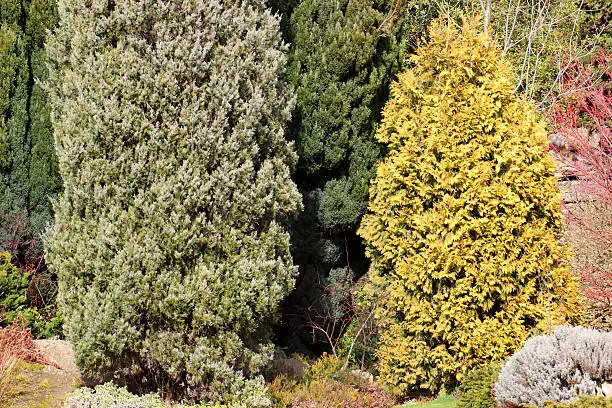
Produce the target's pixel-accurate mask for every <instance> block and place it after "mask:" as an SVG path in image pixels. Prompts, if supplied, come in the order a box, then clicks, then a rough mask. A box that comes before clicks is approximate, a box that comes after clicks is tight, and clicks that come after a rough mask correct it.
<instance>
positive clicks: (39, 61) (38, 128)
mask: <svg viewBox="0 0 612 408" xmlns="http://www.w3.org/2000/svg"><path fill="white" fill-rule="evenodd" d="M56 23H57V10H56V5H55V1H54V0H1V1H0V156H1V157H2V159H1V160H0V248H1V250H11V251H12V254H13V255H14V256H15V257H16V261H17V263H18V264H33V263H34V260H35V259H36V258H37V257H38V256H40V255H41V253H42V245H41V242H42V241H41V238H40V235H41V233H42V231H43V229H44V228H45V226H46V225H47V224H48V223H49V222H51V220H52V211H51V204H50V201H49V200H50V198H51V197H54V196H55V195H56V194H57V192H58V191H59V189H60V179H59V175H58V172H57V159H56V158H55V153H54V147H53V136H52V135H53V131H52V126H51V120H50V108H49V103H48V101H47V96H46V94H45V92H44V91H43V89H42V88H41V86H40V82H39V81H45V80H46V78H47V68H46V57H45V51H44V48H43V45H44V42H45V38H46V30H48V29H51V28H53V27H54V26H55V24H56ZM18 221H19V222H21V221H23V222H25V223H26V224H27V225H28V228H27V229H25V230H23V231H21V232H20V233H22V234H23V236H22V237H15V236H14V233H15V231H16V230H17V228H16V225H15V224H16V222H18ZM16 240H20V241H21V242H28V243H30V244H28V245H25V246H23V247H10V243H14V242H15V241H16Z"/></svg>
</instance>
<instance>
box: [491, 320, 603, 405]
mask: <svg viewBox="0 0 612 408" xmlns="http://www.w3.org/2000/svg"><path fill="white" fill-rule="evenodd" d="M611 379H612V333H607V332H600V331H597V330H593V329H587V328H584V327H571V326H559V327H557V328H556V329H555V331H554V332H553V333H552V334H551V335H549V336H544V335H542V336H536V337H533V338H532V339H530V340H528V341H527V342H526V343H525V346H524V347H523V348H522V349H521V350H519V351H517V352H516V353H515V354H514V355H513V356H512V357H510V359H509V360H508V362H507V363H506V364H505V365H504V367H503V368H502V370H501V372H500V374H499V378H498V381H497V383H496V384H495V400H496V401H497V403H498V405H499V406H500V407H514V406H519V405H521V404H531V405H535V406H538V407H542V406H544V403H545V401H555V402H569V401H573V400H575V399H576V396H578V395H598V394H601V384H602V383H603V382H605V381H610V380H611Z"/></svg>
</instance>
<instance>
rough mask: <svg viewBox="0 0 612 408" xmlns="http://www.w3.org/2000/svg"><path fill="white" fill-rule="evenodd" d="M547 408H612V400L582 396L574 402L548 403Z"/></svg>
mask: <svg viewBox="0 0 612 408" xmlns="http://www.w3.org/2000/svg"><path fill="white" fill-rule="evenodd" d="M545 407H546V408H612V398H610V397H608V398H606V397H601V396H599V397H591V396H582V397H579V398H578V399H577V400H576V401H572V402H547V403H546V405H545Z"/></svg>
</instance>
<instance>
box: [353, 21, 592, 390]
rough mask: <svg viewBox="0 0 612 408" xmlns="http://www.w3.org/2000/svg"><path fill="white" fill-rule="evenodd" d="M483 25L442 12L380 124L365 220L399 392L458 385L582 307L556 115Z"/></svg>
mask: <svg viewBox="0 0 612 408" xmlns="http://www.w3.org/2000/svg"><path fill="white" fill-rule="evenodd" d="M476 27H477V19H475V20H474V21H471V20H470V21H468V22H466V23H465V24H464V26H463V29H462V30H459V29H457V28H454V26H453V23H452V22H448V23H447V22H446V21H445V20H437V21H436V22H435V23H433V24H432V26H431V27H430V30H429V35H430V40H429V42H428V44H427V45H424V46H422V47H420V48H419V49H418V52H417V55H416V56H414V57H413V58H412V59H411V62H412V63H413V64H414V67H413V68H412V69H408V70H406V71H405V72H403V73H401V74H400V75H398V81H397V82H396V83H394V85H393V88H392V94H393V97H392V99H391V100H390V101H389V102H388V103H387V105H386V106H385V109H384V111H383V121H382V124H381V126H380V128H379V130H378V133H377V137H378V139H379V140H380V141H381V142H382V143H386V144H387V145H388V148H389V154H388V157H387V158H385V159H384V160H383V161H382V162H381V163H380V164H379V165H378V167H377V173H376V178H375V179H374V181H373V184H372V190H371V201H370V205H369V211H370V212H369V214H367V215H366V216H364V218H363V221H362V224H361V228H360V231H359V233H360V235H361V236H362V237H363V238H364V239H365V241H366V243H367V251H368V255H369V256H370V257H371V258H372V260H373V263H374V275H375V276H374V277H373V281H374V282H376V283H377V284H379V285H380V286H381V287H382V288H384V289H385V291H386V294H385V295H383V299H384V300H383V301H382V302H381V306H382V307H380V308H379V311H378V314H379V319H380V320H379V323H380V324H381V326H382V333H381V337H380V342H379V352H378V354H379V358H380V375H381V379H382V380H384V381H385V382H386V383H387V384H389V385H390V386H391V387H392V388H393V389H394V390H395V392H397V393H398V394H406V393H408V392H418V391H421V392H423V391H429V392H434V391H437V390H439V389H441V388H443V387H445V386H454V385H455V384H456V382H457V380H459V381H460V380H461V378H462V376H463V375H464V374H465V373H466V372H467V371H469V370H470V369H471V368H473V367H474V365H476V364H479V363H482V362H484V361H490V360H495V359H502V358H504V357H506V356H507V355H509V354H510V353H512V352H513V351H514V350H516V349H517V348H518V347H520V346H521V344H522V343H523V341H524V340H525V339H526V337H527V335H528V333H529V330H530V329H531V328H533V327H536V326H537V325H538V324H540V323H541V324H544V326H546V324H547V323H548V324H550V323H552V322H556V321H564V320H570V321H575V320H576V317H577V316H578V315H579V313H580V307H579V305H580V301H579V299H578V291H577V284H576V282H575V279H574V278H573V277H572V276H571V275H570V273H569V270H568V266H567V262H566V260H567V251H566V248H565V247H563V246H561V245H559V243H558V241H557V236H558V234H559V233H560V231H561V209H560V197H559V193H558V191H557V187H556V178H555V175H554V172H555V167H554V163H553V161H552V158H551V156H550V154H549V153H548V151H547V141H548V139H547V134H546V130H545V128H544V124H543V122H542V121H541V119H540V118H539V116H538V114H537V113H536V112H535V110H534V109H533V108H532V107H531V106H530V105H529V104H527V103H525V102H524V101H523V100H521V99H519V98H518V97H516V96H515V95H514V94H513V92H512V91H513V85H512V80H511V78H512V74H511V71H510V69H509V66H508V64H507V63H506V62H505V61H504V60H503V59H502V58H501V55H500V51H499V50H498V49H497V48H496V47H495V46H494V45H493V44H492V43H491V41H490V40H489V39H488V38H487V37H486V36H484V35H482V34H480V33H479V32H478V29H477V28H476Z"/></svg>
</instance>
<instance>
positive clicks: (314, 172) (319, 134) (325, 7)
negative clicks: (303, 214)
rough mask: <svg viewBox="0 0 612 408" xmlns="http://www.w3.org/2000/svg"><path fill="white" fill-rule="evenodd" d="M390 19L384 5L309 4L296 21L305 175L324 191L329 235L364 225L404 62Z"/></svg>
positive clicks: (349, 1)
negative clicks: (386, 29)
mask: <svg viewBox="0 0 612 408" xmlns="http://www.w3.org/2000/svg"><path fill="white" fill-rule="evenodd" d="M385 15H386V7H385V4H384V2H382V1H376V0H341V1H337V2H328V1H323V0H305V1H302V2H301V3H300V5H299V6H298V8H297V9H296V10H295V12H294V13H293V15H292V17H291V25H292V34H293V39H294V46H293V49H292V53H291V69H290V77H291V81H292V83H293V84H294V86H295V87H296V91H297V96H298V99H297V113H296V123H295V129H296V135H295V138H296V141H297V148H298V154H299V157H300V163H299V171H300V176H303V179H302V180H301V181H302V184H303V187H306V188H308V189H309V190H310V189H313V188H321V189H322V191H323V192H322V197H321V199H320V200H319V202H320V203H321V204H320V206H319V207H318V219H319V221H320V223H321V226H322V227H323V228H324V229H326V230H330V231H334V230H346V229H349V230H350V229H354V228H355V226H356V225H357V224H358V222H359V220H360V218H361V215H362V214H363V212H364V210H365V206H366V204H367V199H368V183H369V180H370V178H371V176H372V175H373V167H374V164H375V163H376V160H378V158H379V157H380V148H379V146H378V144H377V143H376V142H375V140H374V132H375V130H376V124H377V121H378V117H379V111H380V108H382V106H383V104H384V102H385V100H386V98H387V94H388V85H389V83H390V81H391V76H392V75H393V74H394V73H395V72H397V70H398V69H399V57H400V56H399V52H398V49H397V47H396V39H395V37H393V36H387V37H385V36H382V35H381V34H382V33H381V32H380V31H379V30H378V27H380V25H381V24H382V22H383V20H384V18H385Z"/></svg>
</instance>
